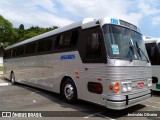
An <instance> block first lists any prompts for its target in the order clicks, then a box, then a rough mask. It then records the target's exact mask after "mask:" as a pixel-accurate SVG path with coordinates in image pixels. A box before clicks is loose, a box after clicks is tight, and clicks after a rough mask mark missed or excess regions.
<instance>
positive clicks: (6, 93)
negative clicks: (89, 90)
mask: <svg viewBox="0 0 160 120" xmlns="http://www.w3.org/2000/svg"><path fill="white" fill-rule="evenodd" d="M0 111H20V112H21V111H52V113H50V114H52V115H53V116H55V117H52V118H51V117H46V118H45V120H49V119H52V120H57V119H59V120H72V119H73V120H75V119H76V120H82V119H86V120H87V119H88V120H104V119H112V120H113V119H117V120H124V119H126V120H128V119H131V120H143V119H144V120H146V119H155V120H156V119H157V120H158V118H157V117H127V116H126V115H127V114H128V113H135V112H137V111H138V112H141V111H145V112H146V111H153V112H156V111H160V93H159V92H156V93H154V95H153V97H152V98H150V99H148V100H146V101H144V102H143V103H141V104H138V105H136V106H133V107H130V108H128V109H126V110H121V111H114V110H110V109H107V108H104V107H101V106H98V105H94V104H92V103H88V102H85V101H79V102H78V103H77V104H75V105H70V104H67V103H65V102H64V101H63V100H62V99H61V97H60V95H58V94H55V93H52V92H48V91H45V90H41V89H37V88H33V87H29V86H26V85H22V84H16V85H9V86H0ZM53 111H54V112H53ZM58 111H61V112H58ZM48 114H49V112H48ZM68 116H70V117H68ZM77 116H79V117H77ZM8 119H11V120H13V119H14V120H19V119H22V118H0V120H8ZM24 119H27V118H24ZM29 119H31V118H29ZM32 119H33V120H44V118H32ZM159 119H160V118H159Z"/></svg>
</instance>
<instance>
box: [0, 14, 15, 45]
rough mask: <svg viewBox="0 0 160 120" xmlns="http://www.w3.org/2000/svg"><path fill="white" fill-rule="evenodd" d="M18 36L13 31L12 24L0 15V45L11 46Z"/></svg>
mask: <svg viewBox="0 0 160 120" xmlns="http://www.w3.org/2000/svg"><path fill="white" fill-rule="evenodd" d="M17 36H18V34H17V33H16V32H15V31H14V29H13V25H12V23H10V22H9V21H8V20H6V19H4V18H3V16H1V15H0V43H4V45H5V44H8V45H9V43H10V44H13V43H14V42H15V39H17Z"/></svg>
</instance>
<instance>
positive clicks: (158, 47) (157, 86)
mask: <svg viewBox="0 0 160 120" xmlns="http://www.w3.org/2000/svg"><path fill="white" fill-rule="evenodd" d="M143 40H144V42H145V46H146V50H147V53H148V56H149V59H150V61H151V65H152V84H153V85H152V90H154V91H160V71H159V70H160V38H151V37H146V36H144V37H143Z"/></svg>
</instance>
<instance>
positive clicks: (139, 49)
mask: <svg viewBox="0 0 160 120" xmlns="http://www.w3.org/2000/svg"><path fill="white" fill-rule="evenodd" d="M136 49H137V50H138V51H140V52H141V53H142V54H143V55H144V57H145V58H146V60H147V62H148V63H149V59H148V58H147V56H146V55H145V53H144V52H143V51H142V49H141V48H139V47H138V45H137V43H136ZM140 52H138V54H139V56H140V57H141V54H140Z"/></svg>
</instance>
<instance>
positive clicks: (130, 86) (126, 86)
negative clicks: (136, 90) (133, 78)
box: [122, 82, 132, 92]
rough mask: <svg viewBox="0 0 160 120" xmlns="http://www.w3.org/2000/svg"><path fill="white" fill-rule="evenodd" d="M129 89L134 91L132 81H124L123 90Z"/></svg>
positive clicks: (127, 90)
mask: <svg viewBox="0 0 160 120" xmlns="http://www.w3.org/2000/svg"><path fill="white" fill-rule="evenodd" d="M129 91H132V84H131V82H122V92H129Z"/></svg>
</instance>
